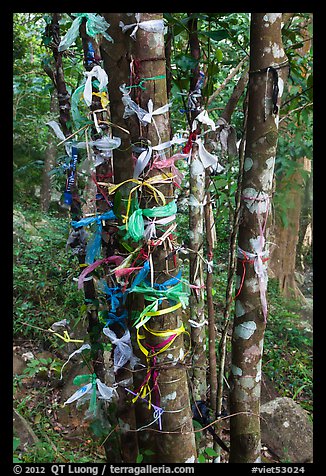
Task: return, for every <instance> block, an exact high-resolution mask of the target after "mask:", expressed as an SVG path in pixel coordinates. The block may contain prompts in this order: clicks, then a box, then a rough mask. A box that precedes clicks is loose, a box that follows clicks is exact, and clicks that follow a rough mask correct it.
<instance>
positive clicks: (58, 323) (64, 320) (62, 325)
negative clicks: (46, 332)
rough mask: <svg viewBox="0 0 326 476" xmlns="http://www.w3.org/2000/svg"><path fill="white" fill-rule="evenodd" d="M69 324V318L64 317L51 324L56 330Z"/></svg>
mask: <svg viewBox="0 0 326 476" xmlns="http://www.w3.org/2000/svg"><path fill="white" fill-rule="evenodd" d="M67 325H68V321H67V319H62V321H57V322H54V323H53V324H52V326H51V329H53V330H54V331H56V330H57V328H58V327H66V326H67Z"/></svg>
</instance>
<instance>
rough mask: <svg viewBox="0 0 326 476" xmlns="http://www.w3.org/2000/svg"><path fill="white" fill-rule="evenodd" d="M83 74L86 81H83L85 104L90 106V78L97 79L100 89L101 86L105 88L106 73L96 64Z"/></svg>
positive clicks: (106, 82) (106, 81)
mask: <svg viewBox="0 0 326 476" xmlns="http://www.w3.org/2000/svg"><path fill="white" fill-rule="evenodd" d="M84 76H86V78H87V79H86V83H85V88H84V99H85V102H86V104H87V106H90V105H91V104H92V92H93V88H92V78H96V79H98V80H99V82H100V84H99V90H100V91H101V90H102V89H103V88H105V87H106V86H107V84H108V75H107V74H106V72H105V71H104V69H103V68H101V66H99V65H96V66H94V68H93V69H92V70H91V71H86V72H85V73H84Z"/></svg>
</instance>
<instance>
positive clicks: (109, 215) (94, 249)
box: [71, 210, 116, 264]
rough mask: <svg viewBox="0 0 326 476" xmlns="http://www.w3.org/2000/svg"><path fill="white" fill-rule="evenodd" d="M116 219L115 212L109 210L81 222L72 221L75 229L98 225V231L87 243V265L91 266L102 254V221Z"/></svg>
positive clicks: (96, 230)
mask: <svg viewBox="0 0 326 476" xmlns="http://www.w3.org/2000/svg"><path fill="white" fill-rule="evenodd" d="M115 218H116V216H115V214H114V212H113V210H108V211H106V212H105V213H103V214H102V215H96V216H94V217H88V218H82V219H81V220H79V221H72V222H71V226H72V227H73V228H80V227H81V226H90V225H92V224H94V223H95V224H96V225H97V226H96V229H95V232H94V234H93V236H92V237H91V239H90V240H89V242H88V243H87V246H86V259H85V261H86V263H88V264H91V263H93V262H94V260H95V258H98V257H99V255H100V252H101V240H102V228H103V227H102V220H114V219H115Z"/></svg>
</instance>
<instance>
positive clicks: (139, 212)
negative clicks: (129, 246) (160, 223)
mask: <svg viewBox="0 0 326 476" xmlns="http://www.w3.org/2000/svg"><path fill="white" fill-rule="evenodd" d="M136 206H138V205H136ZM176 213H177V204H176V202H175V200H172V201H171V202H169V203H167V204H166V205H164V206H162V207H153V208H145V209H142V208H137V209H136V210H135V211H134V212H133V213H132V214H131V215H130V217H129V220H128V223H127V225H123V226H121V227H120V229H121V230H124V229H126V230H127V233H126V235H125V236H124V239H125V240H127V239H128V238H131V239H132V240H133V241H135V242H138V241H139V240H141V239H142V238H143V236H144V233H145V224H144V218H143V217H147V218H154V217H161V218H163V217H169V216H171V215H175V214H176Z"/></svg>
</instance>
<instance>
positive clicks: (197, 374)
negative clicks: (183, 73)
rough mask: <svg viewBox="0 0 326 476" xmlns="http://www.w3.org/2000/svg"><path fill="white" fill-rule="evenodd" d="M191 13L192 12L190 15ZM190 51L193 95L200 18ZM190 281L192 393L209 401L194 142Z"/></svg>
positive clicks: (201, 189)
mask: <svg viewBox="0 0 326 476" xmlns="http://www.w3.org/2000/svg"><path fill="white" fill-rule="evenodd" d="M188 15H189V16H190V15H191V14H188ZM188 30H189V45H190V54H191V56H192V57H193V58H194V59H195V60H196V61H197V64H196V66H195V67H194V68H193V69H192V71H191V78H190V91H189V95H190V96H191V95H192V94H199V93H200V88H199V87H198V81H199V80H200V68H199V60H200V44H199V40H198V33H197V18H192V19H191V20H189V22H188ZM190 105H192V110H190V111H189V114H190V119H191V124H192V123H193V120H194V119H195V118H196V116H197V115H198V114H199V113H200V111H201V110H202V98H201V97H196V98H194V99H193V101H188V106H190ZM189 188H190V197H189V238H190V240H189V248H190V250H191V251H190V255H189V281H190V284H193V285H195V286H196V288H194V289H192V290H191V295H190V299H189V310H190V314H189V315H190V319H191V321H192V322H191V347H192V351H193V354H192V359H193V360H192V369H191V370H192V392H193V399H194V401H199V400H202V401H205V400H206V392H207V383H206V369H207V359H206V326H205V324H204V322H205V312H204V311H205V296H204V289H203V288H204V272H203V259H202V254H203V244H204V240H203V236H204V201H205V169H204V167H203V164H202V163H201V160H200V158H199V155H198V145H197V144H196V143H195V142H193V144H192V149H191V154H190V159H189Z"/></svg>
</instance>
